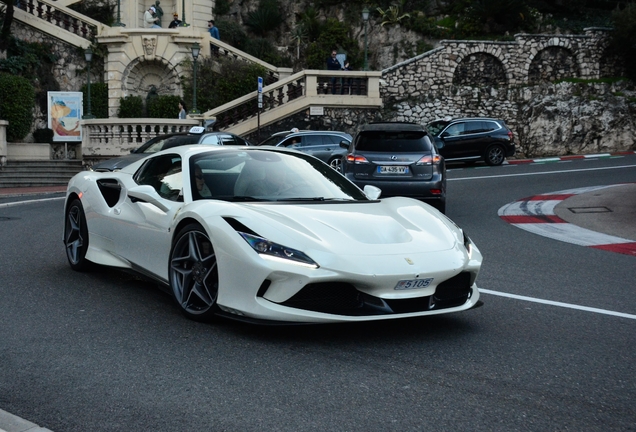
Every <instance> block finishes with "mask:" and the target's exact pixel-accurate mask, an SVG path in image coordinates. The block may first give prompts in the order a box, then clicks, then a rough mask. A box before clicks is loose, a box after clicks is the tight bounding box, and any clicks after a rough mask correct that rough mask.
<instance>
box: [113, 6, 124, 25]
mask: <svg viewBox="0 0 636 432" xmlns="http://www.w3.org/2000/svg"><path fill="white" fill-rule="evenodd" d="M113 27H126V24H124V23H123V22H121V0H117V21H116V22H115V23H114V24H113Z"/></svg>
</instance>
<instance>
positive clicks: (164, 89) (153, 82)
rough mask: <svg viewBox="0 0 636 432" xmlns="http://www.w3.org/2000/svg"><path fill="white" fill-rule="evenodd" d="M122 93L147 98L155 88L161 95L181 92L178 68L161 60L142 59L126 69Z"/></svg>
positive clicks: (122, 82)
mask: <svg viewBox="0 0 636 432" xmlns="http://www.w3.org/2000/svg"><path fill="white" fill-rule="evenodd" d="M122 78H123V79H122V81H121V84H122V93H123V94H125V95H132V96H141V97H143V98H145V97H146V96H147V95H148V93H149V91H150V89H151V88H152V87H153V86H154V88H155V89H156V90H157V94H159V95H173V94H176V93H178V92H179V89H180V80H179V75H178V74H177V71H176V68H174V67H172V66H171V65H170V64H169V63H168V62H166V61H165V60H163V59H161V58H156V57H155V58H153V59H151V60H148V59H146V58H145V57H140V58H138V59H136V60H134V61H132V62H130V64H129V65H128V66H127V67H126V69H125V71H124V73H123V77H122Z"/></svg>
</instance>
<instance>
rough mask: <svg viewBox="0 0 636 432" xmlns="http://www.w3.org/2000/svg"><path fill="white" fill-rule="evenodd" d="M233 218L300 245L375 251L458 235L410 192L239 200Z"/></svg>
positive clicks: (441, 244)
mask: <svg viewBox="0 0 636 432" xmlns="http://www.w3.org/2000/svg"><path fill="white" fill-rule="evenodd" d="M243 208H244V209H245V210H246V214H244V215H242V216H237V217H236V219H237V220H238V221H239V222H241V223H242V224H243V225H245V226H247V227H249V228H250V229H252V230H253V231H255V232H256V233H257V234H258V235H260V236H262V237H264V238H267V239H268V240H271V241H274V242H277V243H280V244H284V245H285V246H288V247H296V248H299V249H301V250H304V251H306V252H307V251H309V250H312V249H319V250H322V251H325V252H331V253H334V254H347V255H350V254H355V255H376V254H404V253H413V252H418V253H421V252H437V251H443V250H448V249H451V248H453V247H455V246H456V245H457V243H458V242H461V241H462V233H461V231H460V230H459V228H457V226H456V225H455V224H453V223H452V222H450V220H449V219H448V218H447V217H446V216H444V215H442V214H441V213H439V212H438V211H437V210H435V209H433V208H432V207H430V206H429V205H427V204H424V203H421V202H419V201H416V200H412V199H409V198H402V197H396V198H386V199H383V200H381V201H375V202H369V203H357V204H355V203H352V204H314V205H293V206H292V205H276V204H244V205H243Z"/></svg>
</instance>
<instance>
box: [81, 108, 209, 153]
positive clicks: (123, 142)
mask: <svg viewBox="0 0 636 432" xmlns="http://www.w3.org/2000/svg"><path fill="white" fill-rule="evenodd" d="M200 124H201V121H200V120H197V119H186V120H179V119H158V118H137V119H92V120H82V122H81V125H82V145H81V152H80V153H81V154H78V155H77V157H78V158H84V159H98V158H100V157H115V156H122V155H125V154H128V153H130V151H131V150H134V149H135V148H137V147H139V146H140V145H142V144H143V143H144V142H146V141H148V140H149V139H150V138H154V137H156V136H158V135H163V134H167V133H175V132H187V131H188V130H189V129H190V128H191V127H192V126H199V125H200Z"/></svg>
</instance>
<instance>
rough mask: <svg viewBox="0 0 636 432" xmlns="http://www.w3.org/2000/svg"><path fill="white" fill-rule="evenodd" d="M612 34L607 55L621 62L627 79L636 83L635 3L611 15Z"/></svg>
mask: <svg viewBox="0 0 636 432" xmlns="http://www.w3.org/2000/svg"><path fill="white" fill-rule="evenodd" d="M612 20H613V25H614V32H613V33H612V38H611V42H610V46H609V47H608V50H609V53H610V54H614V55H615V56H617V57H619V58H620V59H621V60H622V63H623V64H622V66H623V69H624V71H625V74H626V75H627V77H628V78H629V79H631V80H632V81H634V82H636V3H628V4H627V5H626V6H625V7H624V8H620V9H616V10H615V11H614V13H613V14H612Z"/></svg>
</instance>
